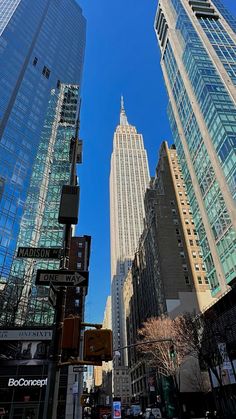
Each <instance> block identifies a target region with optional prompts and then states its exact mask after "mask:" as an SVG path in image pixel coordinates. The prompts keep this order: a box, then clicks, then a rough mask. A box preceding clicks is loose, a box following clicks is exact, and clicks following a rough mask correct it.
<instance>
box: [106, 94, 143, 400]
mask: <svg viewBox="0 0 236 419" xmlns="http://www.w3.org/2000/svg"><path fill="white" fill-rule="evenodd" d="M148 182H149V168H148V161H147V154H146V150H145V149H144V144H143V137H142V135H141V134H138V132H137V130H136V128H135V127H134V126H132V125H130V124H129V123H128V120H127V116H126V113H125V109H124V102H123V98H122V99H121V110H120V123H119V125H118V126H117V128H116V131H115V133H114V139H113V152H112V156H111V171H110V229H111V231H110V235H111V280H112V329H113V336H114V340H113V345H114V348H115V349H116V348H119V347H122V346H124V343H125V337H124V328H123V325H124V318H123V308H122V285H123V281H124V278H125V276H126V274H127V272H128V268H129V267H130V266H131V263H132V259H133V257H134V253H135V249H136V247H137V244H138V240H139V237H140V235H141V233H142V230H143V218H144V202H143V199H144V193H145V190H146V187H147V186H148ZM114 367H115V368H114V377H113V385H114V394H115V395H116V396H118V395H120V396H121V397H122V392H123V395H124V394H125V393H126V396H127V394H128V393H127V392H126V391H127V390H126V388H125V390H124V391H123V389H124V387H125V386H124V385H123V382H122V381H124V376H125V374H126V372H125V369H124V371H123V372H122V373H123V374H124V375H123V377H122V375H121V371H119V369H120V368H121V369H122V367H124V356H123V351H121V352H120V356H119V357H118V356H117V357H116V360H115V363H114ZM116 369H118V370H117V372H118V373H117V374H116ZM127 380H128V377H127ZM126 384H127V383H126ZM122 388H123V389H122Z"/></svg>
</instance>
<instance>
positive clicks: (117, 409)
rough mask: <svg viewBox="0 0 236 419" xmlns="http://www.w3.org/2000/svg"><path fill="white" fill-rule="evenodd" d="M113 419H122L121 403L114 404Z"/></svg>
mask: <svg viewBox="0 0 236 419" xmlns="http://www.w3.org/2000/svg"><path fill="white" fill-rule="evenodd" d="M113 419H121V402H120V401H117V402H113Z"/></svg>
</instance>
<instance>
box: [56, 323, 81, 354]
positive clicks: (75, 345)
mask: <svg viewBox="0 0 236 419" xmlns="http://www.w3.org/2000/svg"><path fill="white" fill-rule="evenodd" d="M80 330H81V319H80V317H78V316H69V317H66V318H65V319H64V323H63V332H62V344H61V347H62V349H72V350H78V349H79V344H80Z"/></svg>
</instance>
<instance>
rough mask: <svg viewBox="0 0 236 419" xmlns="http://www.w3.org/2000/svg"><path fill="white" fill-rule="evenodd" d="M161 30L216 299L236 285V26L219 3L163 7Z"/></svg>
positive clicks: (174, 2) (179, 138)
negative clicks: (232, 285) (235, 283)
mask: <svg viewBox="0 0 236 419" xmlns="http://www.w3.org/2000/svg"><path fill="white" fill-rule="evenodd" d="M155 31H156V34H157V38H158V41H159V45H160V49H161V66H162V70H163V74H164V79H165V83H166V87H167V92H168V95H169V105H168V113H169V119H170V123H171V127H172V132H173V136H174V140H175V144H176V148H177V151H178V155H179V159H180V163H181V166H182V171H183V176H184V179H185V183H186V187H187V190H188V195H189V198H190V204H191V207H192V211H193V216H194V221H195V224H196V230H197V234H198V236H196V240H199V241H200V244H201V246H202V250H203V257H204V263H205V265H206V268H207V272H208V278H209V281H210V284H211V289H212V293H213V295H216V296H217V295H221V293H223V292H224V291H226V290H227V288H228V285H230V284H233V283H234V281H235V279H236V251H235V250H236V233H235V227H236V216H235V198H236V89H235V84H236V20H235V19H234V18H233V16H231V15H230V13H229V12H227V10H226V9H225V8H224V6H223V4H222V3H221V1H220V0H213V1H211V0H160V1H159V4H158V9H157V14H156V19H155ZM183 199H184V198H183Z"/></svg>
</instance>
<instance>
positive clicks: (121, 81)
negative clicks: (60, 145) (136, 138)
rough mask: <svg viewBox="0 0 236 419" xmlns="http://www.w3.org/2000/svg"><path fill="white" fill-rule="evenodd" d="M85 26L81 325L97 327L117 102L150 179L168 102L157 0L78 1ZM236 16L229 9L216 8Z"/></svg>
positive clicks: (234, 6)
mask: <svg viewBox="0 0 236 419" xmlns="http://www.w3.org/2000/svg"><path fill="white" fill-rule="evenodd" d="M78 2H79V4H80V5H81V7H82V9H83V14H84V16H85V17H86V19H87V42H86V56H85V67H84V78H83V86H82V108H81V130H80V136H81V138H82V139H83V141H84V149H83V159H84V161H83V164H82V165H80V166H79V171H78V173H79V179H80V186H81V200H80V218H79V224H78V227H77V233H78V234H79V235H84V234H88V235H91V236H92V251H91V258H90V283H89V292H88V296H87V299H86V321H90V322H101V321H102V319H103V313H104V309H105V303H106V298H107V296H108V295H109V294H110V281H111V278H110V237H109V236H110V230H109V171H110V157H111V152H112V142H113V133H114V130H115V128H116V126H117V124H118V122H119V111H120V96H121V94H123V95H124V100H125V109H126V114H127V116H128V121H129V122H130V123H131V124H132V125H135V126H136V128H137V129H138V132H140V133H142V134H143V137H144V144H145V147H146V150H147V153H148V159H149V168H150V174H151V175H153V174H154V172H155V167H156V164H157V153H158V149H159V145H160V143H161V141H163V140H168V142H169V143H171V133H170V128H169V123H168V119H167V115H166V107H167V95H166V91H165V87H164V81H163V78H162V72H161V69H160V64H159V62H160V53H159V47H158V44H157V40H156V37H155V32H154V29H153V24H154V17H155V12H156V7H157V0H119V1H116V0H78ZM223 2H224V4H225V5H226V6H228V8H229V9H230V10H231V11H232V12H233V13H234V14H235V15H236V1H235V0H223Z"/></svg>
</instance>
